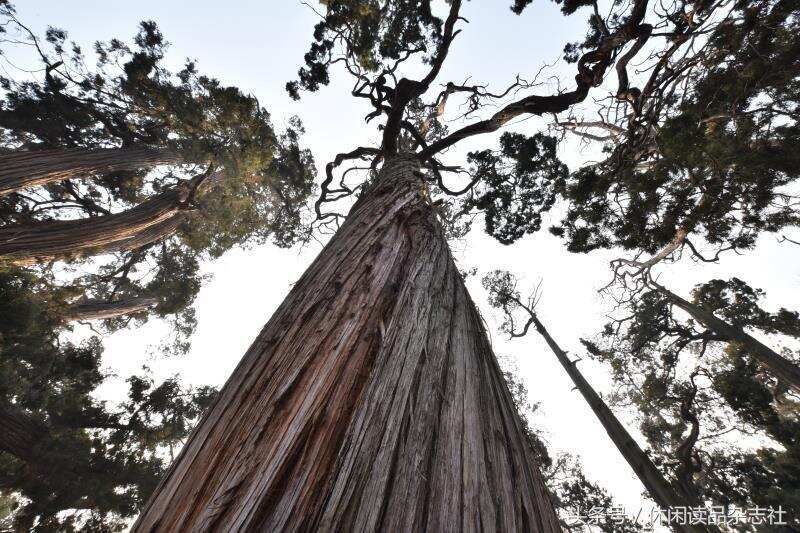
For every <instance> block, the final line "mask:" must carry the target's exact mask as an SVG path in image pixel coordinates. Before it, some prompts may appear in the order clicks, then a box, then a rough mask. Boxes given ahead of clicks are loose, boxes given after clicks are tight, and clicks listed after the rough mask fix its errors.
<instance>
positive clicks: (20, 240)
mask: <svg viewBox="0 0 800 533" xmlns="http://www.w3.org/2000/svg"><path fill="white" fill-rule="evenodd" d="M186 194H187V193H186V191H185V188H183V187H176V188H174V189H172V190H169V191H167V192H164V193H161V194H159V195H156V196H154V197H153V198H151V199H149V200H147V201H145V202H142V203H141V204H139V205H137V206H136V207H133V208H131V209H128V210H127V211H123V212H122V213H116V214H113V215H106V216H102V217H93V218H83V219H78V220H58V221H53V222H50V221H48V222H37V223H34V224H30V225H25V226H7V227H3V228H0V258H4V259H6V260H8V261H10V262H12V263H14V264H17V265H30V264H34V263H36V262H39V261H51V260H54V259H61V258H71V257H86V256H90V255H98V254H103V253H109V252H111V251H119V250H130V249H132V248H134V247H136V245H141V244H147V243H143V240H147V239H142V233H143V232H146V235H147V236H148V238H149V239H151V240H150V242H153V241H152V239H157V238H159V237H161V236H163V234H164V231H165V229H170V228H172V231H174V227H176V226H175V225H174V224H167V222H168V221H170V220H171V219H173V218H176V217H179V218H181V219H182V218H183V217H180V216H179V215H180V214H181V210H182V204H183V202H184V201H185V200H186ZM148 229H155V230H156V231H149V232H148V231H147V230H148Z"/></svg>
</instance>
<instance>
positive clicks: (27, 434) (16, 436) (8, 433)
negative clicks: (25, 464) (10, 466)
mask: <svg viewBox="0 0 800 533" xmlns="http://www.w3.org/2000/svg"><path fill="white" fill-rule="evenodd" d="M46 434H47V428H45V427H44V426H43V425H42V424H40V423H39V422H38V421H36V420H34V419H33V418H32V417H31V416H30V415H28V414H26V413H24V412H22V411H19V410H16V409H13V408H3V407H0V452H6V453H10V454H11V455H13V456H15V457H18V458H20V459H22V460H26V461H28V460H30V459H31V457H32V456H33V451H34V449H35V448H36V447H37V446H38V445H39V444H40V441H41V439H42V438H44V436H45V435H46Z"/></svg>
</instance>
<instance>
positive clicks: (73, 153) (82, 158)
mask: <svg viewBox="0 0 800 533" xmlns="http://www.w3.org/2000/svg"><path fill="white" fill-rule="evenodd" d="M180 161H181V157H180V155H179V154H178V153H177V152H174V151H171V150H166V149H156V148H147V147H136V148H94V149H54V150H33V151H23V152H10V153H5V154H2V153H0V196H4V195H6V194H9V193H12V192H14V191H18V190H20V189H24V188H27V187H36V186H39V185H45V184H47V183H51V182H54V181H60V180H65V179H69V178H73V177H85V176H87V175H89V174H93V173H96V172H110V171H114V170H135V169H137V168H144V167H151V166H155V165H161V164H169V163H179V162H180Z"/></svg>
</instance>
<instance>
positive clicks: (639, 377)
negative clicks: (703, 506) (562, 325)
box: [584, 278, 800, 531]
mask: <svg viewBox="0 0 800 533" xmlns="http://www.w3.org/2000/svg"><path fill="white" fill-rule="evenodd" d="M763 296H764V292H763V291H762V290H760V289H754V288H751V287H750V286H748V285H747V284H746V283H745V282H743V281H742V280H740V279H737V278H732V279H730V280H719V279H715V280H711V281H709V282H707V283H704V284H702V285H699V286H698V287H696V288H695V290H694V291H693V300H694V303H695V304H696V305H698V306H701V307H703V308H704V309H705V310H707V311H711V312H713V313H714V314H715V315H717V316H719V317H720V318H723V319H724V320H726V321H729V322H731V323H732V324H734V325H736V326H739V327H741V328H745V329H751V330H756V331H761V332H764V333H767V334H781V335H784V337H783V338H784V339H787V338H788V337H795V338H797V337H799V335H798V329H797V328H798V326H800V318H798V314H797V313H795V312H792V311H788V310H786V309H781V310H779V311H778V312H769V311H767V310H765V309H763V308H762V307H761V304H760V300H761V299H762V298H763ZM584 343H585V345H586V346H587V348H588V349H589V352H590V354H591V355H592V356H593V357H595V358H597V359H599V360H601V361H604V362H607V363H609V364H610V366H611V369H612V371H613V373H614V377H615V381H616V382H617V383H618V384H619V393H618V398H617V400H618V401H619V402H621V403H624V404H626V405H629V404H633V405H635V406H636V407H637V408H638V409H639V411H640V413H641V429H642V433H643V434H644V436H645V438H646V439H647V441H648V443H649V444H650V453H651V456H652V457H653V460H654V462H656V464H657V465H659V466H660V467H661V468H662V470H664V471H665V472H666V473H667V474H668V475H670V476H671V477H672V478H673V480H674V481H675V483H676V484H678V485H679V486H680V487H681V488H682V489H683V490H685V491H686V492H688V493H690V494H695V495H696V496H697V497H698V498H699V499H700V500H701V501H709V502H712V503H713V504H715V505H736V506H739V507H753V506H762V507H763V506H772V507H774V508H777V507H778V506H779V505H780V506H782V507H783V509H784V510H786V512H787V515H788V516H789V517H790V520H792V522H790V523H792V524H793V526H792V527H796V526H797V522H796V520H797V518H796V517H798V516H800V515H798V513H797V511H798V509H800V508H798V507H797V501H798V500H797V494H798V479H800V478H798V477H797V474H798V472H800V463H799V462H798V461H797V460H798V454H797V450H798V442H799V441H798V439H799V438H800V418H798V412H799V411H798V406H800V398H798V396H797V395H796V393H794V392H792V391H791V390H790V389H789V388H788V387H787V385H786V384H783V383H781V382H779V381H777V380H775V379H774V378H772V377H771V376H770V375H769V373H765V372H764V371H763V367H762V366H761V365H758V364H757V363H756V362H755V360H753V359H752V358H751V357H750V355H749V354H748V353H747V352H746V351H745V350H744V349H743V347H742V346H741V345H739V344H737V343H735V342H730V341H729V340H727V339H725V338H720V337H718V336H716V335H715V334H713V333H712V332H710V331H708V330H706V329H705V328H703V327H702V326H701V325H700V324H697V323H696V322H695V321H693V320H692V319H689V318H686V317H685V316H684V315H683V314H682V312H681V311H680V310H678V311H677V312H676V310H675V308H674V307H673V306H672V305H671V304H670V303H669V302H668V301H667V300H666V299H665V298H664V297H663V296H662V295H661V294H660V293H659V292H658V291H651V292H645V293H643V294H640V295H639V296H638V297H636V298H634V299H632V300H631V301H630V302H628V304H627V308H626V309H625V311H624V318H622V319H620V320H616V321H613V322H611V323H609V324H608V325H607V326H606V328H605V330H604V332H603V334H602V335H601V337H600V341H599V342H598V343H595V342H590V341H584ZM784 356H785V357H787V359H790V360H796V359H797V356H794V355H792V354H791V353H790V351H789V350H785V351H784ZM695 431H696V433H694V432H695ZM753 435H755V436H758V437H759V439H758V440H753V439H752V436H753ZM748 441H750V442H751V443H752V444H751V445H749V446H748V445H746V444H744V443H745V442H748ZM788 530H791V528H789V529H787V531H788ZM764 531H773V529H764Z"/></svg>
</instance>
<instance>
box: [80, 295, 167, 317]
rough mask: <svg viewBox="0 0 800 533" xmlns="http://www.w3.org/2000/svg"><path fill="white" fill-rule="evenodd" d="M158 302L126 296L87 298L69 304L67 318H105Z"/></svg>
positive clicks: (140, 309) (134, 311)
mask: <svg viewBox="0 0 800 533" xmlns="http://www.w3.org/2000/svg"><path fill="white" fill-rule="evenodd" d="M156 304H158V298H147V297H139V298H127V299H124V300H117V301H106V300H88V301H85V302H79V303H76V304H73V305H71V306H70V307H69V308H68V309H67V311H66V313H65V318H66V319H67V320H105V319H109V318H116V317H119V316H125V315H130V314H133V313H138V312H140V311H144V310H146V309H149V308H151V307H153V306H155V305H156Z"/></svg>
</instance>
